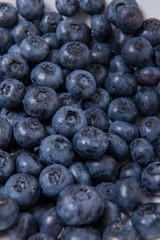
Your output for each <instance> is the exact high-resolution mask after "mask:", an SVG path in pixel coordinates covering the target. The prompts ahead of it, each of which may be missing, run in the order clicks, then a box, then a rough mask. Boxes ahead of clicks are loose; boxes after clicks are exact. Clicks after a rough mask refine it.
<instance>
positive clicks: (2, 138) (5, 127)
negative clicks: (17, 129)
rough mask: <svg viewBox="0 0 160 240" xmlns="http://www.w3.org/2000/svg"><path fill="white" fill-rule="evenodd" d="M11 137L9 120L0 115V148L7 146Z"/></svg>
mask: <svg viewBox="0 0 160 240" xmlns="http://www.w3.org/2000/svg"><path fill="white" fill-rule="evenodd" d="M11 139H12V126H11V124H10V122H9V121H8V120H6V119H4V118H1V117H0V148H2V149H5V148H7V147H8V145H9V144H10V142H11Z"/></svg>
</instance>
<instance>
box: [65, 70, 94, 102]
mask: <svg viewBox="0 0 160 240" xmlns="http://www.w3.org/2000/svg"><path fill="white" fill-rule="evenodd" d="M66 88H67V90H68V92H69V93H71V95H72V96H73V97H75V98H77V99H87V98H89V97H91V95H92V94H94V93H95V91H96V80H95V77H94V76H93V75H92V73H90V72H88V71H86V70H81V69H77V70H74V71H72V72H71V73H70V74H69V75H68V76H67V78H66Z"/></svg>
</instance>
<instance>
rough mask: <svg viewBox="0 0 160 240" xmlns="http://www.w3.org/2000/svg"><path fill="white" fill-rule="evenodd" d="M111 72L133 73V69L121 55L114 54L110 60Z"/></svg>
mask: <svg viewBox="0 0 160 240" xmlns="http://www.w3.org/2000/svg"><path fill="white" fill-rule="evenodd" d="M110 70H111V72H113V73H114V72H124V73H133V69H132V68H131V67H130V66H129V65H128V64H127V63H126V62H125V61H124V59H123V58H122V56H121V55H116V56H115V57H113V58H112V60H111V61H110Z"/></svg>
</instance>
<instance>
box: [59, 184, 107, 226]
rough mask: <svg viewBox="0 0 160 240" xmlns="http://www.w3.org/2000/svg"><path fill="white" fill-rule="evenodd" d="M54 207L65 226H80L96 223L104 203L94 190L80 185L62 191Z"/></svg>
mask: <svg viewBox="0 0 160 240" xmlns="http://www.w3.org/2000/svg"><path fill="white" fill-rule="evenodd" d="M56 207H57V213H58V215H59V216H60V218H62V220H63V221H64V222H65V223H66V224H67V225H69V226H81V225H88V224H91V223H93V222H95V221H97V220H98V219H99V218H100V217H101V215H102V213H103V210H104V203H103V201H102V198H101V196H100V194H99V192H98V191H97V190H96V188H94V187H91V186H88V185H81V184H80V185H71V186H68V187H66V188H65V189H63V190H62V191H61V192H60V194H59V196H58V199H57V205H56Z"/></svg>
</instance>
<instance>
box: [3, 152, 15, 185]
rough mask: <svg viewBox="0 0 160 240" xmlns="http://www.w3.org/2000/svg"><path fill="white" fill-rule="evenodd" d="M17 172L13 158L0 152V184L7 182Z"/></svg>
mask: <svg viewBox="0 0 160 240" xmlns="http://www.w3.org/2000/svg"><path fill="white" fill-rule="evenodd" d="M14 170H15V163H14V158H13V156H11V155H9V154H8V153H7V152H5V151H3V150H0V183H3V182H5V181H6V180H7V179H8V178H9V177H10V176H11V175H12V174H13V173H14Z"/></svg>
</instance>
